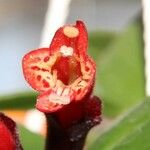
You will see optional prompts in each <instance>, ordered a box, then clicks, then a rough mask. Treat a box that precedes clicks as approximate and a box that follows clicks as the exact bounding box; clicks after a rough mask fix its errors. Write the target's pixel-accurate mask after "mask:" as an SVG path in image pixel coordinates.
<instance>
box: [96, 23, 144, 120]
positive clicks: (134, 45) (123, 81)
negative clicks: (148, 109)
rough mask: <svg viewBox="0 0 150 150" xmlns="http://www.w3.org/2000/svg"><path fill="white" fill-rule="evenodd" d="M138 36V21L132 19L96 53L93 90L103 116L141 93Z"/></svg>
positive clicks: (141, 60)
mask: <svg viewBox="0 0 150 150" xmlns="http://www.w3.org/2000/svg"><path fill="white" fill-rule="evenodd" d="M142 37H143V35H142V29H141V26H140V24H139V23H133V24H132V25H131V26H129V28H128V29H127V30H126V31H125V32H123V33H122V34H120V35H119V36H118V38H116V39H115V40H114V41H113V43H112V44H109V48H108V49H106V53H104V55H103V57H101V56H100V57H99V62H97V81H96V91H95V92H96V94H97V95H98V96H100V97H102V100H103V104H104V114H105V115H106V116H109V117H114V116H117V115H118V114H120V113H121V112H123V111H126V110H127V109H128V108H131V107H132V106H134V105H135V104H137V103H138V102H139V101H141V99H142V98H143V97H145V88H144V87H145V80H144V57H143V55H144V54H143V43H142Z"/></svg>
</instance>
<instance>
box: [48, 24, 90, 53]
mask: <svg viewBox="0 0 150 150" xmlns="http://www.w3.org/2000/svg"><path fill="white" fill-rule="evenodd" d="M71 35H73V36H71ZM87 43H88V34H87V30H86V27H85V25H84V23H83V22H82V21H77V22H76V25H66V26H63V27H61V28H59V29H58V30H57V31H56V33H55V35H54V38H53V40H52V42H51V45H50V52H51V53H54V52H56V51H59V50H60V48H61V46H67V47H72V48H73V50H74V52H75V53H76V54H78V55H85V54H86V52H87Z"/></svg>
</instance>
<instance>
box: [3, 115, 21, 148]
mask: <svg viewBox="0 0 150 150" xmlns="http://www.w3.org/2000/svg"><path fill="white" fill-rule="evenodd" d="M0 150H22V147H21V145H20V142H19V138H18V135H17V132H16V124H15V122H14V121H12V120H11V119H10V118H8V117H6V116H5V115H4V114H2V113H0Z"/></svg>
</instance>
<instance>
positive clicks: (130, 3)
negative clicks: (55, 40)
mask: <svg viewBox="0 0 150 150" xmlns="http://www.w3.org/2000/svg"><path fill="white" fill-rule="evenodd" d="M77 19H81V20H83V21H84V22H85V23H86V26H87V28H88V33H89V53H90V55H91V56H92V57H93V59H95V61H96V63H97V77H96V86H95V91H94V92H95V94H96V95H97V96H100V97H101V98H102V101H103V122H102V124H101V125H100V126H98V127H96V128H94V129H93V130H92V131H91V132H90V134H89V136H88V138H87V142H86V146H85V149H90V150H99V149H100V147H101V149H102V150H103V149H104V150H111V149H119V150H121V149H132V150H134V149H136V150H138V149H139V150H140V149H142V150H148V149H150V145H148V144H143V145H142V142H143V141H144V142H143V143H145V142H146V140H147V139H148V138H150V137H149V136H148V134H147V135H146V134H145V133H146V132H147V131H148V128H147V127H148V125H150V122H147V120H149V119H145V117H142V115H145V114H148V113H147V111H148V110H149V108H150V107H149V105H147V98H145V97H146V96H145V75H144V43H143V26H142V3H141V1H140V0H126V1H125V0H61V1H60V0H49V1H48V0H26V1H25V0H13V1H11V0H0V68H1V69H0V85H1V86H0V110H1V111H2V112H5V113H6V114H7V115H9V116H11V117H12V118H13V119H14V120H16V121H17V122H18V124H19V129H20V136H21V139H22V143H23V145H24V147H25V149H27V150H33V149H36V150H42V149H43V145H44V136H43V135H44V133H45V130H44V127H45V122H44V121H43V120H44V119H43V117H42V115H41V114H39V116H40V117H39V116H38V117H37V113H39V112H37V111H36V112H35V110H33V111H31V109H33V108H34V104H35V100H36V92H35V91H33V90H32V89H31V88H30V87H29V85H28V84H27V83H26V81H25V80H24V77H23V74H22V66H21V62H22V57H23V56H24V54H25V53H27V52H29V51H30V50H32V49H37V48H38V47H40V46H48V44H47V43H44V42H43V39H44V41H49V42H50V40H51V37H52V36H53V35H54V32H55V30H56V29H57V28H58V27H59V26H61V25H63V24H66V23H68V24H70V23H75V21H76V20H77ZM48 20H50V21H48ZM47 28H49V29H47ZM45 34H46V35H47V36H48V38H47V37H45ZM49 42H48V43H49ZM143 99H146V100H143ZM145 101H146V102H145ZM142 102H143V103H142ZM141 103H142V104H141ZM145 103H146V104H145ZM137 105H138V106H137ZM141 105H142V106H141ZM138 107H139V108H138ZM145 107H146V108H145ZM132 109H133V110H132ZM131 110H132V111H131ZM138 110H143V111H141V112H140V111H138ZM129 112H130V113H131V114H130V115H129V116H130V117H129V116H128V115H127V114H128V113H129ZM136 112H138V113H140V114H136ZM138 116H141V118H140V117H138ZM132 117H133V118H134V119H133V120H132ZM146 117H148V116H146ZM39 118H40V119H39ZM122 118H123V119H122ZM31 120H34V122H35V120H36V121H37V122H38V123H37V124H39V126H34V125H33V124H36V123H33V122H32V121H31ZM41 120H42V121H41ZM129 120H130V121H129ZM144 121H145V122H144ZM41 122H42V123H41ZM138 122H144V123H145V124H144V123H143V124H142V125H141V124H138ZM31 124H32V125H33V127H31V126H32V125H31ZM137 125H138V126H137ZM114 126H115V127H116V126H117V128H114ZM127 126H128V128H126V127H127ZM145 126H146V127H145ZM143 127H145V128H144V130H143ZM134 129H135V130H134ZM137 129H141V131H140V133H139V132H137V131H138V130H137ZM145 129H146V130H145ZM29 130H30V131H29ZM112 131H113V132H112ZM131 131H132V132H131ZM142 131H143V132H144V133H143V132H142ZM98 133H99V134H98ZM142 135H143V136H142ZM135 136H136V137H138V136H139V139H138V138H137V139H136V138H134V137H135ZM141 136H142V137H143V139H140V137H141ZM29 137H30V138H29ZM31 137H33V138H32V141H31V140H30V139H31ZM102 137H103V140H102ZM110 137H111V138H110ZM111 139H113V140H111ZM128 139H131V140H130V141H128ZM137 141H140V142H138V143H140V144H141V145H138V144H137V145H138V146H137V147H136V146H135V145H136V144H135V143H137ZM107 143H108V144H107ZM144 145H146V146H145V147H143V146H144ZM140 146H141V147H140Z"/></svg>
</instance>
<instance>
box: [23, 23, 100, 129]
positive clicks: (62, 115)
mask: <svg viewBox="0 0 150 150" xmlns="http://www.w3.org/2000/svg"><path fill="white" fill-rule="evenodd" d="M87 43H88V36H87V30H86V28H85V25H84V23H83V22H82V21H77V22H76V25H66V26H63V27H61V28H59V29H58V30H57V31H56V33H55V36H54V38H53V40H52V43H51V45H50V47H49V48H41V49H37V50H33V51H31V52H29V53H28V54H26V55H25V56H24V58H23V73H24V76H25V79H26V80H27V82H28V83H29V84H30V85H31V87H32V88H34V89H35V90H37V91H38V92H40V95H39V97H38V99H37V103H36V108H37V109H39V110H40V111H42V112H45V113H52V112H57V113H55V115H56V116H57V117H58V118H59V121H60V122H61V123H62V124H63V126H68V125H69V124H71V123H72V122H74V121H75V120H80V119H81V118H83V116H85V114H87V113H88V114H90V115H94V114H92V113H93V112H94V113H95V112H97V114H96V115H97V116H99V115H100V102H99V100H97V98H95V97H92V96H91V93H92V90H93V86H94V81H95V72H96V67H95V63H94V61H93V60H92V59H91V58H90V57H89V56H88V55H87ZM87 104H88V105H90V104H92V105H93V107H91V108H90V106H87ZM97 106H98V107H97ZM86 108H88V109H86ZM95 108H97V109H96V110H95ZM87 110H88V111H89V112H88V111H87ZM92 110H93V111H92ZM66 114H67V115H66ZM90 115H89V116H90Z"/></svg>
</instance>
